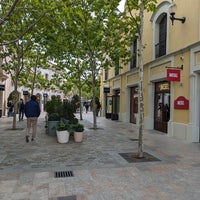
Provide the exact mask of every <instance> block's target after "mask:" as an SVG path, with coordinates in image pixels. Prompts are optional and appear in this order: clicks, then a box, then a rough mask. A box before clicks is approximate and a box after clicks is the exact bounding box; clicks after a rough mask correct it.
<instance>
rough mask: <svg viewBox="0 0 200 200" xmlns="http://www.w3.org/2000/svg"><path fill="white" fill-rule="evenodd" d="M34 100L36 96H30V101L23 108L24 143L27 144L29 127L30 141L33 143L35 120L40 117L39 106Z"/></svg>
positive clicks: (35, 127)
mask: <svg viewBox="0 0 200 200" xmlns="http://www.w3.org/2000/svg"><path fill="white" fill-rule="evenodd" d="M36 99H37V98H36V96H35V95H32V96H31V100H30V101H28V102H27V103H26V104H25V107H24V113H25V116H26V117H27V128H26V142H29V136H30V129H31V127H32V130H33V132H32V139H31V140H32V141H34V139H35V137H36V129H37V119H38V117H39V116H40V106H39V103H38V102H37V101H36Z"/></svg>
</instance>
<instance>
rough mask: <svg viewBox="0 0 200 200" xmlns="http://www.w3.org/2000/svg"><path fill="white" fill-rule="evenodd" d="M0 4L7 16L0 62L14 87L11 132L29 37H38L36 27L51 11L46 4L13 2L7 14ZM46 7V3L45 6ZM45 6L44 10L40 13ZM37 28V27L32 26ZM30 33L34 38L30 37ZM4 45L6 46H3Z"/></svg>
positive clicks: (28, 47) (7, 5)
mask: <svg viewBox="0 0 200 200" xmlns="http://www.w3.org/2000/svg"><path fill="white" fill-rule="evenodd" d="M7 2H8V1H6V3H5V2H2V3H1V11H2V13H3V15H4V16H6V15H9V20H7V19H5V20H7V21H6V23H2V24H1V27H0V30H1V38H0V46H2V47H3V48H2V52H1V58H2V59H3V62H4V64H3V65H2V68H3V70H5V71H6V72H7V73H8V74H10V76H11V79H12V82H13V85H14V94H15V95H14V99H13V100H14V117H13V129H16V113H17V102H18V91H17V90H18V85H19V82H20V78H22V74H23V73H22V72H23V70H24V69H25V67H26V64H25V63H26V62H27V57H28V52H29V50H30V49H31V45H32V44H33V43H34V42H36V41H35V40H34V39H33V36H35V38H36V36H38V35H37V34H36V33H39V32H38V30H39V28H40V26H39V25H38V24H39V22H40V21H41V19H42V18H43V17H44V16H45V15H46V13H47V12H49V11H50V10H51V6H49V4H45V3H44V4H40V1H38V0H29V1H20V2H18V3H17V1H15V3H17V4H15V9H11V10H12V14H10V13H11V12H9V14H6V13H7V10H8V7H9V6H10V4H9V3H10V2H11V1H9V2H8V3H7ZM48 3H49V2H48ZM44 5H46V6H47V8H46V10H44V9H41V7H42V6H44ZM36 25H37V26H36ZM31 31H34V34H33V33H32V34H31ZM5 45H6V46H5Z"/></svg>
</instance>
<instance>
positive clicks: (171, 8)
mask: <svg viewBox="0 0 200 200" xmlns="http://www.w3.org/2000/svg"><path fill="white" fill-rule="evenodd" d="M175 10H176V4H174V3H173V4H171V5H170V7H169V13H170V19H171V21H172V25H174V21H175V20H178V21H181V22H182V24H183V23H185V20H186V17H182V18H177V17H175V14H176V13H175Z"/></svg>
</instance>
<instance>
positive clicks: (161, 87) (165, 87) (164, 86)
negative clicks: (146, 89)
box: [156, 81, 170, 93]
mask: <svg viewBox="0 0 200 200" xmlns="http://www.w3.org/2000/svg"><path fill="white" fill-rule="evenodd" d="M169 89H170V84H169V82H166V81H164V82H160V83H156V92H158V93H159V92H168V91H169Z"/></svg>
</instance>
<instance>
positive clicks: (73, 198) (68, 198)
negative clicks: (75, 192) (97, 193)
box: [57, 196, 76, 200]
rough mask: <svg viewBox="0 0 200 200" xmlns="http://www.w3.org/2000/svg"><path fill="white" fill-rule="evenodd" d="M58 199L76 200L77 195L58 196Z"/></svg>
mask: <svg viewBox="0 0 200 200" xmlns="http://www.w3.org/2000/svg"><path fill="white" fill-rule="evenodd" d="M57 200H76V196H68V197H58V198H57Z"/></svg>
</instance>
